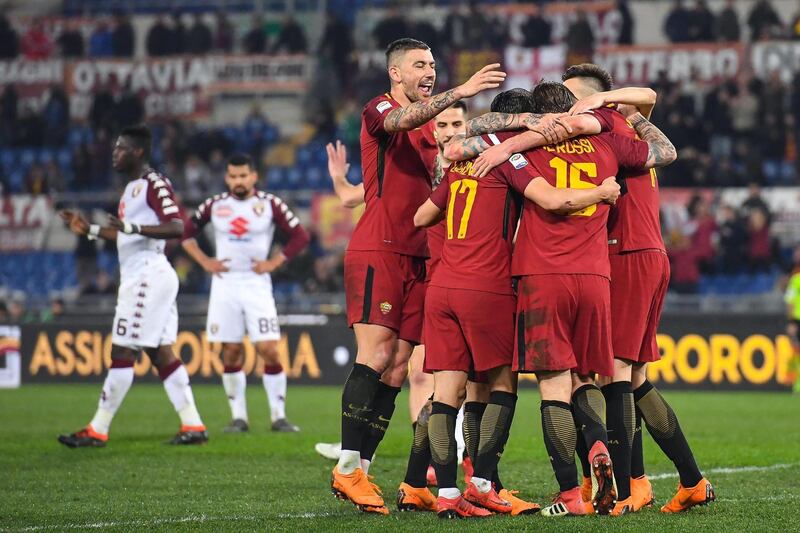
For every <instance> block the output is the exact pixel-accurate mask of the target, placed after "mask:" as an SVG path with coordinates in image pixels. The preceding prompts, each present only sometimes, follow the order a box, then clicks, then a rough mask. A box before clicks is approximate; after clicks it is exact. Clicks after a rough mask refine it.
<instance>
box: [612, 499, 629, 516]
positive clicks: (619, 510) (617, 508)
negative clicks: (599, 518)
mask: <svg viewBox="0 0 800 533" xmlns="http://www.w3.org/2000/svg"><path fill="white" fill-rule="evenodd" d="M634 511H635V509H634V508H633V496H628V497H627V498H625V499H624V500H619V501H617V503H615V504H614V508H613V509H611V513H609V514H610V515H611V516H622V515H624V514H628V513H632V512H634Z"/></svg>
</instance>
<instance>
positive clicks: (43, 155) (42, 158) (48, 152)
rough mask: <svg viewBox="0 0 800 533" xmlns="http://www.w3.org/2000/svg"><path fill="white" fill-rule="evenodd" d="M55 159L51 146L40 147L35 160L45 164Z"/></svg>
mask: <svg viewBox="0 0 800 533" xmlns="http://www.w3.org/2000/svg"><path fill="white" fill-rule="evenodd" d="M54 159H55V151H54V150H53V149H52V148H41V149H40V150H39V152H38V154H37V157H36V160H37V161H38V162H39V163H41V164H43V165H46V164H48V163H50V162H51V161H53V160H54Z"/></svg>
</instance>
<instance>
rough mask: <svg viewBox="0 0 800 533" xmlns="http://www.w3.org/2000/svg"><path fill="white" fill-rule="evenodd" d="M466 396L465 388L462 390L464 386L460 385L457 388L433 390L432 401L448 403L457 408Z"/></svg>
mask: <svg viewBox="0 0 800 533" xmlns="http://www.w3.org/2000/svg"><path fill="white" fill-rule="evenodd" d="M466 396H467V393H466V390H464V387H461V388H459V389H455V388H450V389H447V390H438V391H434V393H433V401H434V402H439V403H443V404H446V405H449V406H450V407H454V408H456V409H459V408H460V407H461V405H462V404H463V403H464V400H465V398H466Z"/></svg>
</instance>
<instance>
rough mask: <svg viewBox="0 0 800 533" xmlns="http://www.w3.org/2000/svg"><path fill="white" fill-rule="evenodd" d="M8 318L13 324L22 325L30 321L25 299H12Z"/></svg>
mask: <svg viewBox="0 0 800 533" xmlns="http://www.w3.org/2000/svg"><path fill="white" fill-rule="evenodd" d="M8 318H9V320H10V321H11V323H12V324H22V323H23V322H27V321H28V320H27V313H26V312H25V300H24V299H23V298H12V299H11V300H10V301H9V302H8Z"/></svg>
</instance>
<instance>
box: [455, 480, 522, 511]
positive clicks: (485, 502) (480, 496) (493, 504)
mask: <svg viewBox="0 0 800 533" xmlns="http://www.w3.org/2000/svg"><path fill="white" fill-rule="evenodd" d="M463 496H464V499H465V500H467V501H468V502H470V503H474V504H475V505H479V506H481V507H483V508H484V509H489V510H490V511H492V512H495V513H502V514H509V513H510V512H511V510H512V509H511V504H510V503H509V502H508V501H506V500H504V499H503V498H501V497H500V496H498V495H497V492H496V491H495V490H494V487H492V488H491V489H489V492H481V491H479V490H478V487H476V486H475V484H474V483H470V484H469V485H467V489H466V490H465V491H464V494H463Z"/></svg>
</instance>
